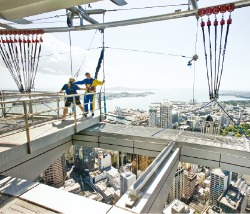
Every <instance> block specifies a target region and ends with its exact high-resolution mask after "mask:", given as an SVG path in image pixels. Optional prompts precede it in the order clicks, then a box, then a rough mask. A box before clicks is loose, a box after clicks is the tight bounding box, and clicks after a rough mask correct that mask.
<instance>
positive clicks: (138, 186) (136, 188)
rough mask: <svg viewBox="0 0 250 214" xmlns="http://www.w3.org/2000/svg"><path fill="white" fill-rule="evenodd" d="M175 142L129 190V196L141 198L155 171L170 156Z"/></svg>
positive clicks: (167, 147) (169, 145)
mask: <svg viewBox="0 0 250 214" xmlns="http://www.w3.org/2000/svg"><path fill="white" fill-rule="evenodd" d="M174 145H175V142H171V143H169V144H168V145H167V146H166V147H165V148H164V149H163V150H162V151H161V153H160V154H159V155H158V156H157V157H156V159H155V160H154V161H153V162H152V163H151V164H150V166H149V167H148V168H147V169H146V171H144V172H143V173H142V175H141V176H140V177H139V178H138V179H137V180H136V181H135V183H134V184H133V185H132V186H131V187H130V188H129V194H130V195H133V196H136V197H139V196H140V193H141V190H142V189H143V188H144V186H145V185H146V184H147V183H148V182H149V180H150V179H151V177H152V176H153V174H154V173H155V171H156V170H157V169H158V168H159V166H160V165H161V164H162V162H163V161H164V160H165V159H166V157H167V156H168V155H169V153H170V152H171V150H172V149H173V148H174Z"/></svg>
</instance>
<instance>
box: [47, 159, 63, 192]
mask: <svg viewBox="0 0 250 214" xmlns="http://www.w3.org/2000/svg"><path fill="white" fill-rule="evenodd" d="M43 180H44V183H45V184H48V185H50V186H54V187H61V186H63V185H64V182H65V180H66V158H65V155H62V156H61V157H60V158H58V159H57V160H56V161H55V162H54V163H53V164H52V165H51V166H50V167H49V168H48V169H46V170H45V171H44V173H43Z"/></svg>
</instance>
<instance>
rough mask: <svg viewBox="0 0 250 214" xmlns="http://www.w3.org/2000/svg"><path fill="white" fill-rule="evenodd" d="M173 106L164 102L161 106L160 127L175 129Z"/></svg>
mask: <svg viewBox="0 0 250 214" xmlns="http://www.w3.org/2000/svg"><path fill="white" fill-rule="evenodd" d="M172 111H173V106H172V103H171V102H167V101H164V102H162V103H161V104H160V127H161V128H169V129H171V128H173V124H172Z"/></svg>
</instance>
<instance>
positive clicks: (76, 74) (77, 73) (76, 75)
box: [74, 30, 97, 78]
mask: <svg viewBox="0 0 250 214" xmlns="http://www.w3.org/2000/svg"><path fill="white" fill-rule="evenodd" d="M96 32H97V30H95V33H94V35H93V37H92V39H91V41H90V44H89V47H88V49H87V51H89V50H90V49H91V46H92V43H93V41H94V38H95V35H96ZM86 57H87V54H86V55H85V56H84V58H83V60H82V62H81V64H80V67H79V69H78V71H77V72H76V73H75V75H74V77H76V78H77V77H78V76H79V72H80V70H81V68H82V65H83V63H84V62H85V59H86Z"/></svg>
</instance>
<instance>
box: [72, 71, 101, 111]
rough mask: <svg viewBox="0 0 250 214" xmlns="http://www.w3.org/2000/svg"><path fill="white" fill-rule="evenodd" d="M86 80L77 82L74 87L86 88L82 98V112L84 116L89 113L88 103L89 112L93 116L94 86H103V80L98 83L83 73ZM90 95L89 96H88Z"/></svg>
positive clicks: (87, 73) (88, 74)
mask: <svg viewBox="0 0 250 214" xmlns="http://www.w3.org/2000/svg"><path fill="white" fill-rule="evenodd" d="M85 76H86V78H85V79H84V80H82V81H77V82H75V83H74V84H75V85H84V84H85V86H86V95H85V96H84V110H85V112H86V114H88V112H89V103H90V111H92V116H94V110H95V92H96V86H98V85H103V83H104V82H105V80H103V81H99V80H96V79H94V78H92V77H91V75H90V73H89V72H86V73H85ZM89 93H90V94H89Z"/></svg>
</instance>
